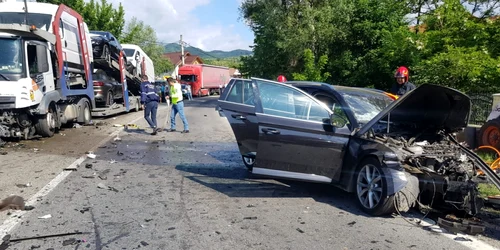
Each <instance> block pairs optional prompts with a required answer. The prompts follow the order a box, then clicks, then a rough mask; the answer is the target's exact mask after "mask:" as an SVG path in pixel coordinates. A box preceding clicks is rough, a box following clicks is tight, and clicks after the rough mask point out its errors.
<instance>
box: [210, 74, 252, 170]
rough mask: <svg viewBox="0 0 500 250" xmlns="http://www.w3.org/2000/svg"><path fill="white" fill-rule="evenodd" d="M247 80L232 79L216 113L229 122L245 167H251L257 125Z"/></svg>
mask: <svg viewBox="0 0 500 250" xmlns="http://www.w3.org/2000/svg"><path fill="white" fill-rule="evenodd" d="M253 91H254V90H253V87H252V81H251V80H249V79H232V80H231V81H230V82H229V83H228V85H227V86H226V88H225V90H224V92H223V93H222V95H221V97H220V98H219V101H218V107H217V109H218V111H219V112H222V113H223V114H224V116H225V117H226V118H227V120H228V121H229V124H230V125H231V128H232V130H233V133H234V136H235V137H236V141H237V143H238V148H239V150H240V153H241V155H242V157H243V161H244V163H245V165H246V166H247V167H249V168H250V167H252V166H253V163H254V159H255V155H256V152H257V141H258V136H259V133H258V124H257V117H256V116H255V104H254V92H253Z"/></svg>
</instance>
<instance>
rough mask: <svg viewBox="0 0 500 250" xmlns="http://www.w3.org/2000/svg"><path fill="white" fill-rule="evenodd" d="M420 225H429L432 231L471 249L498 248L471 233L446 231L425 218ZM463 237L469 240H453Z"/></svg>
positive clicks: (485, 249)
mask: <svg viewBox="0 0 500 250" xmlns="http://www.w3.org/2000/svg"><path fill="white" fill-rule="evenodd" d="M420 225H422V226H424V227H429V228H430V230H431V231H432V232H435V233H439V234H440V235H441V236H444V237H446V238H448V239H450V240H452V241H454V242H456V243H459V244H461V245H463V246H465V247H467V248H469V249H473V250H476V249H477V250H489V249H492V250H495V249H498V248H496V247H493V246H491V245H489V244H488V243H486V242H484V241H482V240H480V239H478V238H477V237H474V236H472V235H467V234H462V233H457V234H456V235H455V234H451V233H448V232H447V231H446V230H444V229H442V228H440V227H439V226H438V225H437V224H431V223H429V222H426V221H425V220H422V221H421V223H420ZM457 237H459V238H464V239H470V240H471V241H466V240H455V238H457Z"/></svg>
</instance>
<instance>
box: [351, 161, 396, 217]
mask: <svg viewBox="0 0 500 250" xmlns="http://www.w3.org/2000/svg"><path fill="white" fill-rule="evenodd" d="M356 196H357V199H356V200H357V201H358V203H359V205H360V206H361V209H363V211H365V212H366V213H368V214H370V215H374V216H380V215H387V214H391V213H393V212H394V211H395V206H394V195H391V196H388V195H387V178H386V177H385V176H384V172H383V171H382V168H381V166H380V162H379V161H378V160H377V159H375V158H368V159H366V160H364V161H363V162H362V163H361V164H360V167H359V170H358V172H357V178H356Z"/></svg>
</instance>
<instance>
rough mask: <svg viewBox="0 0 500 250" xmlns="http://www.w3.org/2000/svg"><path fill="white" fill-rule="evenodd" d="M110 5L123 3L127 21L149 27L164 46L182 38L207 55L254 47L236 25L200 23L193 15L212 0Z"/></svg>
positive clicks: (133, 1)
mask: <svg viewBox="0 0 500 250" xmlns="http://www.w3.org/2000/svg"><path fill="white" fill-rule="evenodd" d="M237 1H240V0H237ZM108 2H109V3H113V5H114V6H115V7H116V6H118V4H119V3H122V5H123V8H124V9H125V20H126V21H128V20H130V19H131V18H132V17H134V16H135V17H136V18H137V19H138V20H140V21H143V22H144V23H145V24H147V25H150V26H151V27H152V28H153V29H154V30H155V31H156V35H157V37H158V40H159V41H161V42H165V43H170V42H177V41H179V39H180V35H181V34H182V36H183V40H184V41H185V42H187V43H188V44H190V45H192V46H195V47H198V48H201V49H203V50H207V51H210V50H225V51H227V50H233V49H248V46H249V45H250V44H251V42H249V41H245V40H244V39H243V38H242V37H241V36H240V35H239V34H238V33H237V30H235V27H234V24H232V23H228V24H220V23H201V22H200V20H199V19H198V18H197V17H196V16H195V15H193V14H192V11H193V10H194V9H195V8H199V7H203V6H205V5H208V4H209V3H210V0H148V1H136V0H108ZM188 2H189V3H188ZM234 21H235V22H236V21H237V20H234Z"/></svg>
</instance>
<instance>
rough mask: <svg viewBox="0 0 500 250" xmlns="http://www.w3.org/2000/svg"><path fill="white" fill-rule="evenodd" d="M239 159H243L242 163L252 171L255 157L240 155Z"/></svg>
mask: <svg viewBox="0 0 500 250" xmlns="http://www.w3.org/2000/svg"><path fill="white" fill-rule="evenodd" d="M241 159H242V160H243V164H245V167H247V169H248V170H249V171H252V169H253V166H254V165H255V157H251V156H244V155H242V156H241Z"/></svg>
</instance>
